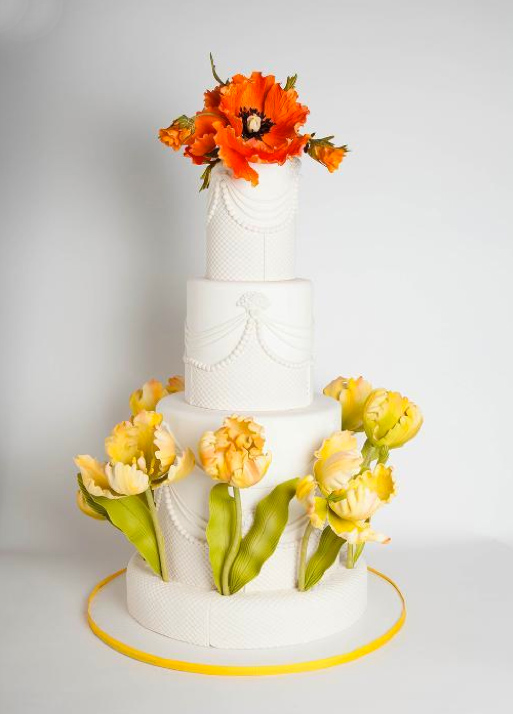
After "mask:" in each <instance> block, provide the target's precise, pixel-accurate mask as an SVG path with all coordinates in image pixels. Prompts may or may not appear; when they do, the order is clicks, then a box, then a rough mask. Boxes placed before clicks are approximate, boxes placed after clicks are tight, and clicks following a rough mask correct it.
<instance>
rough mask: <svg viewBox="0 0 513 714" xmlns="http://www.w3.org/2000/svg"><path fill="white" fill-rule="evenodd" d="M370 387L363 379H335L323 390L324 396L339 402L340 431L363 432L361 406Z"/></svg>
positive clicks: (370, 390) (369, 391)
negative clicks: (340, 411)
mask: <svg viewBox="0 0 513 714" xmlns="http://www.w3.org/2000/svg"><path fill="white" fill-rule="evenodd" d="M371 392H372V385H371V383H370V382H367V381H366V380H365V379H364V378H363V377H358V378H357V379H354V378H353V377H349V378H347V377H337V378H336V379H334V380H333V381H332V382H330V383H329V384H328V385H327V386H326V387H325V388H324V394H325V395H326V396H327V397H332V399H336V400H337V401H338V402H340V406H341V410H342V429H344V430H345V429H348V430H349V431H363V406H364V404H365V402H366V400H367V397H368V396H369V394H370V393H371Z"/></svg>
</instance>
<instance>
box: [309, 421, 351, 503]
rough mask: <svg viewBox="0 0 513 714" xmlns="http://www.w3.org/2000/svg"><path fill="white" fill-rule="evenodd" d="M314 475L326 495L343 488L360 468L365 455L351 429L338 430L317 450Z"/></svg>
mask: <svg viewBox="0 0 513 714" xmlns="http://www.w3.org/2000/svg"><path fill="white" fill-rule="evenodd" d="M314 456H315V459H316V461H315V463H314V468H313V470H314V476H315V480H316V481H317V483H318V484H319V488H320V489H321V491H322V493H323V494H324V495H328V494H330V493H331V492H332V491H336V490H338V489H340V488H343V487H344V486H345V485H346V483H347V482H348V481H349V480H350V479H351V478H352V477H353V476H354V475H355V474H357V473H358V471H359V470H360V467H361V465H362V461H363V457H362V454H361V452H360V450H359V449H358V441H357V439H356V436H355V435H354V434H353V433H352V432H351V431H336V432H335V433H334V434H332V435H331V436H330V437H329V438H328V439H325V440H324V441H323V443H322V446H321V448H320V449H319V450H318V451H316V452H315V454H314Z"/></svg>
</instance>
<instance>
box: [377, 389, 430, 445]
mask: <svg viewBox="0 0 513 714" xmlns="http://www.w3.org/2000/svg"><path fill="white" fill-rule="evenodd" d="M422 421H423V419H422V414H421V412H420V409H419V408H418V406H417V405H416V404H413V402H410V400H409V399H408V398H407V397H403V396H402V395H401V394H399V392H389V391H388V390H386V389H375V390H374V391H373V392H372V393H371V394H370V395H369V397H368V399H367V401H366V402H365V406H364V410H363V426H364V429H365V434H366V435H367V438H368V440H369V442H370V443H371V444H372V445H373V446H374V447H378V448H383V447H386V448H388V449H397V448H398V447H400V446H403V444H406V442H407V441H410V439H413V437H414V436H415V435H416V434H417V432H418V431H419V429H420V427H421V426H422Z"/></svg>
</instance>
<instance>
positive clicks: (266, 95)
mask: <svg viewBox="0 0 513 714" xmlns="http://www.w3.org/2000/svg"><path fill="white" fill-rule="evenodd" d="M211 61H212V58H211ZM212 71H213V74H214V77H215V79H216V82H217V85H216V87H215V88H214V89H213V90H211V91H207V92H205V94H204V103H203V108H202V109H201V110H200V111H198V112H196V114H195V115H194V116H192V117H188V116H185V115H181V116H179V117H177V118H176V119H175V120H174V121H173V122H172V124H171V125H170V126H169V127H168V128H167V129H161V130H160V139H161V141H162V142H163V143H164V144H166V145H168V146H170V147H171V148H173V149H175V150H179V149H183V151H184V154H185V155H186V156H187V157H189V158H190V159H191V160H192V161H193V163H195V164H198V165H201V166H203V169H204V171H203V174H202V180H203V184H202V188H209V194H208V212H207V270H206V277H205V278H201V279H193V280H190V281H189V282H188V286H187V319H186V326H185V357H184V363H185V388H184V380H183V378H182V377H173V378H171V379H170V380H169V382H168V384H167V385H166V386H164V385H163V384H162V383H161V382H159V381H158V380H155V379H152V380H149V381H148V382H146V383H145V384H144V385H143V387H142V388H141V389H138V390H136V391H135V392H134V393H133V394H132V396H131V398H130V409H131V412H132V415H131V417H130V418H129V419H125V420H124V421H122V422H120V423H118V424H116V425H115V426H114V428H113V429H112V432H111V433H110V435H109V436H108V437H107V439H106V441H105V449H106V452H107V460H105V461H99V460H98V459H95V458H93V457H92V456H89V455H84V454H83V455H79V456H77V457H76V458H75V463H76V465H77V467H78V469H79V474H78V475H77V479H78V486H79V490H78V492H77V504H78V506H79V508H80V509H81V511H82V512H83V513H85V514H86V515H88V516H90V517H91V518H94V519H96V520H99V521H107V522H109V523H110V524H112V525H113V526H115V527H116V529H117V531H118V532H119V531H121V532H122V533H123V534H124V535H125V536H126V538H127V539H128V540H129V541H130V542H131V543H132V545H133V546H134V547H135V549H136V551H137V552H136V554H135V555H134V556H133V557H132V559H131V560H130V563H129V565H128V568H127V576H126V579H127V603H128V610H129V612H130V613H131V615H132V616H133V617H134V618H135V619H136V620H137V621H138V622H139V623H141V624H142V625H144V626H145V627H146V628H148V629H150V630H154V631H155V632H158V633H161V634H163V635H167V636H168V637H170V638H173V639H176V640H182V641H184V642H187V643H192V644H196V645H203V646H212V647H219V648H240V649H242V648H248V649H249V648H257V647H262V648H266V647H275V646H278V645H293V644H298V643H306V642H309V641H311V640H315V639H318V638H322V637H326V636H328V635H333V634H335V633H337V632H339V631H341V630H344V629H345V628H347V627H349V626H350V625H351V624H352V623H354V622H355V621H356V620H357V619H358V618H359V617H360V616H361V615H362V613H363V612H364V610H365V607H366V602H367V569H366V566H365V563H364V561H363V558H362V557H361V556H362V552H363V550H364V548H365V546H366V544H367V543H368V542H371V541H374V542H379V543H387V542H388V541H389V540H390V539H389V538H388V537H387V536H386V535H385V534H383V533H380V532H379V531H375V530H374V528H373V526H372V524H371V521H372V519H373V518H374V515H375V514H376V513H377V512H378V511H379V510H380V509H381V508H382V507H383V506H385V505H386V504H388V503H390V501H391V500H392V499H393V497H394V496H395V493H396V482H395V478H394V474H393V467H392V466H390V465H388V464H387V462H388V459H389V456H390V452H391V450H392V449H397V448H399V447H401V446H403V445H404V444H405V443H406V442H408V441H410V440H411V439H412V438H413V437H414V436H415V435H416V434H417V432H418V430H419V429H420V426H421V424H422V415H421V413H420V410H419V408H418V407H417V406H416V405H415V404H413V403H412V402H410V400H409V399H408V398H407V397H403V396H402V395H401V394H400V393H399V392H393V391H389V390H386V389H382V388H378V389H374V388H373V387H372V385H371V384H370V383H369V382H368V381H367V380H365V379H364V378H363V377H358V378H356V379H354V378H345V377H337V378H336V379H334V380H333V381H332V382H330V384H328V385H327V386H326V387H325V388H324V390H323V396H321V395H317V396H316V395H314V392H313V384H312V366H313V359H312V355H313V330H312V289H311V285H310V282H309V281H308V280H303V279H299V278H296V276H295V270H294V262H295V261H294V257H295V256H294V253H295V220H296V210H297V193H298V181H299V169H300V161H299V158H298V157H299V156H305V155H307V156H310V157H311V158H312V159H314V160H316V161H317V162H319V163H320V164H322V165H324V166H325V167H326V168H328V170H329V171H330V172H333V171H335V170H336V169H337V168H338V167H339V165H340V163H341V161H342V160H343V158H344V156H345V154H346V151H347V149H346V147H345V146H335V144H334V143H333V141H332V139H333V136H326V137H323V138H318V137H316V136H315V134H314V133H304V132H303V129H302V127H303V125H304V124H305V122H306V118H307V115H308V107H306V106H304V105H302V104H300V103H299V101H298V94H297V92H296V89H295V84H296V79H297V75H294V76H292V77H287V80H286V82H284V83H283V86H282V83H280V82H277V81H276V79H275V77H274V76H272V75H267V76H264V75H263V74H261V73H260V72H253V73H252V74H251V75H250V76H249V77H245V76H243V75H240V74H237V75H235V76H233V77H232V78H231V80H227V81H223V80H222V79H221V78H220V77H219V75H218V74H217V72H216V70H215V67H214V64H213V61H212ZM164 395H167V396H164ZM358 434H362V435H363V434H364V436H365V441H364V442H363V443H362V445H361V447H360V446H359V445H358ZM111 579H112V577H111V578H110V579H109V580H108V581H109V582H110V580H111ZM106 641H107V640H106ZM166 666H167V665H166Z"/></svg>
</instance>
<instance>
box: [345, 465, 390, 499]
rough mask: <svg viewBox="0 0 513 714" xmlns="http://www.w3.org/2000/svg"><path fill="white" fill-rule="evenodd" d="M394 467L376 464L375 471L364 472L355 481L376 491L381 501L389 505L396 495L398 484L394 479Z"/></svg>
mask: <svg viewBox="0 0 513 714" xmlns="http://www.w3.org/2000/svg"><path fill="white" fill-rule="evenodd" d="M393 471H394V469H393V467H392V466H385V464H376V466H375V467H374V470H373V471H364V473H363V474H361V475H360V476H357V477H356V479H355V480H357V481H358V482H360V483H362V484H363V485H364V486H365V487H366V488H369V489H371V490H372V491H374V492H375V493H376V494H377V496H378V498H379V499H380V501H382V502H383V503H389V502H390V501H391V500H392V498H393V497H394V496H395V494H396V484H395V480H394V477H393Z"/></svg>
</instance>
